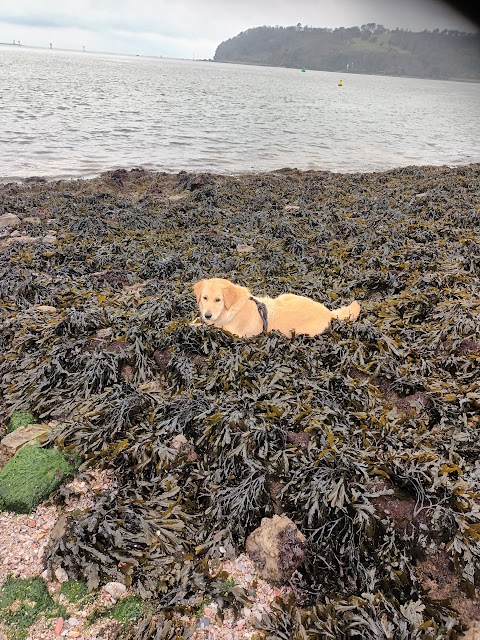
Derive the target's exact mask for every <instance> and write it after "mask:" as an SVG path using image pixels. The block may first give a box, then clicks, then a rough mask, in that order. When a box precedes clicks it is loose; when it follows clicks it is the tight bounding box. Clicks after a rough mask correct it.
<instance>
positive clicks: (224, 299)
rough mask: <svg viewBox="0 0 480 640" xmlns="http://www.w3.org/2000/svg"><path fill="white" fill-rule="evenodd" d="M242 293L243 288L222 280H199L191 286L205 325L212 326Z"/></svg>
mask: <svg viewBox="0 0 480 640" xmlns="http://www.w3.org/2000/svg"><path fill="white" fill-rule="evenodd" d="M243 291H244V287H239V286H238V285H236V284H233V282H230V281H229V280H224V279H223V278H210V279H208V280H199V281H198V282H196V283H195V284H194V285H193V292H194V293H195V295H196V297H197V304H198V308H199V310H200V314H201V316H202V320H203V321H204V322H205V323H206V324H214V323H215V322H216V321H217V320H218V319H219V318H220V317H221V315H222V313H223V312H224V311H228V310H230V309H231V308H232V306H233V305H234V304H235V302H236V301H237V300H238V299H239V297H240V296H241V295H243ZM245 291H247V290H246V289H245Z"/></svg>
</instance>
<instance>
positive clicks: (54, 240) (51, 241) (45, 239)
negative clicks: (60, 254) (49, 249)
mask: <svg viewBox="0 0 480 640" xmlns="http://www.w3.org/2000/svg"><path fill="white" fill-rule="evenodd" d="M42 242H43V244H57V242H58V240H57V236H52V235H51V234H48V235H46V236H44V237H43V240H42Z"/></svg>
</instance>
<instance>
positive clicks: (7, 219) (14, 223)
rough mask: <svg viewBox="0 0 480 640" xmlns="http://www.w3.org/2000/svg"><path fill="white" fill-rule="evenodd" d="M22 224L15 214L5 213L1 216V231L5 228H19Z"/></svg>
mask: <svg viewBox="0 0 480 640" xmlns="http://www.w3.org/2000/svg"><path fill="white" fill-rule="evenodd" d="M19 224H21V220H20V218H19V217H18V216H16V215H15V214H14V213H4V214H3V216H0V229H3V228H4V227H18V226H19Z"/></svg>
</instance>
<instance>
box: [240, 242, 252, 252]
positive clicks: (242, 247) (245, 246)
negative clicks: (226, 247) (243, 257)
mask: <svg viewBox="0 0 480 640" xmlns="http://www.w3.org/2000/svg"><path fill="white" fill-rule="evenodd" d="M237 251H238V253H251V252H252V251H255V247H252V246H251V245H249V244H237Z"/></svg>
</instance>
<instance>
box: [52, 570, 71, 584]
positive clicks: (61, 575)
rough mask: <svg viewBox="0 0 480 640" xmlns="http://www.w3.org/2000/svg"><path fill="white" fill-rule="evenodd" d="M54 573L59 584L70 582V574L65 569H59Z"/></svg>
mask: <svg viewBox="0 0 480 640" xmlns="http://www.w3.org/2000/svg"><path fill="white" fill-rule="evenodd" d="M54 573H55V577H56V579H57V580H58V582H66V581H67V580H68V573H67V572H66V571H65V569H64V568H63V567H57V568H56V569H55V572H54Z"/></svg>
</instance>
